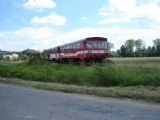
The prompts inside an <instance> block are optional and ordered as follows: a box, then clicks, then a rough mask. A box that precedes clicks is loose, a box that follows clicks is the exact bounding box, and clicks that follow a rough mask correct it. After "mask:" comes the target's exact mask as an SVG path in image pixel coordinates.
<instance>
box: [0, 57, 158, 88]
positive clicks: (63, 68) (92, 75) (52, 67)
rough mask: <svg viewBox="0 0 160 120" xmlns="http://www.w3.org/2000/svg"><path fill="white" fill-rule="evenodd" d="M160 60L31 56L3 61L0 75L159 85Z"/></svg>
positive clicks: (95, 83) (92, 83)
mask: <svg viewBox="0 0 160 120" xmlns="http://www.w3.org/2000/svg"><path fill="white" fill-rule="evenodd" d="M159 74H160V62H157V61H155V62H154V61H152V62H150V61H145V62H142V61H132V62H131V61H126V62H124V61H123V62H117V61H116V62H112V63H104V64H101V65H90V66H80V65H73V64H56V63H48V62H47V63H46V62H45V61H44V60H38V59H36V60H34V59H32V60H30V61H29V62H28V63H21V64H12V65H8V66H6V65H0V76H1V77H10V78H21V79H25V80H33V81H43V82H54V83H64V84H75V85H84V86H136V85H151V86H160V75H159Z"/></svg>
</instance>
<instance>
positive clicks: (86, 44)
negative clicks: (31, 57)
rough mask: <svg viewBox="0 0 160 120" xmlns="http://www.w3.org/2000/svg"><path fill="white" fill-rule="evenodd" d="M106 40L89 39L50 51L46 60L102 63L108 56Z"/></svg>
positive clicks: (100, 38) (98, 38)
mask: <svg viewBox="0 0 160 120" xmlns="http://www.w3.org/2000/svg"><path fill="white" fill-rule="evenodd" d="M107 46H108V45H107V38H103V37H89V38H85V39H82V40H79V41H76V42H72V43H69V44H65V45H61V46H57V47H54V48H52V49H50V50H49V51H48V52H47V59H48V60H54V61H69V60H72V61H90V60H94V61H97V62H98V61H102V60H103V59H104V58H106V57H107V56H108V49H107Z"/></svg>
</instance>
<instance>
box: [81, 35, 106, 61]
mask: <svg viewBox="0 0 160 120" xmlns="http://www.w3.org/2000/svg"><path fill="white" fill-rule="evenodd" d="M107 46H108V43H107V38H103V37H90V38H86V40H85V48H86V50H85V54H84V58H85V59H86V60H93V61H95V62H99V61H103V60H104V59H105V58H106V57H108V48H107Z"/></svg>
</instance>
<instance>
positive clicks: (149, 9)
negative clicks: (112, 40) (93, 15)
mask: <svg viewBox="0 0 160 120" xmlns="http://www.w3.org/2000/svg"><path fill="white" fill-rule="evenodd" d="M158 11H160V5H159V3H158V2H157V1H156V0H149V1H148V2H145V3H139V4H138V0H109V3H108V6H106V7H105V6H103V7H102V8H101V9H100V11H99V15H100V16H103V17H106V18H105V19H104V20H100V21H98V24H111V23H124V22H130V21H133V20H135V19H137V20H138V19H139V18H144V20H146V19H150V20H153V21H154V22H160V16H159V13H158Z"/></svg>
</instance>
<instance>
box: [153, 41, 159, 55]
mask: <svg viewBox="0 0 160 120" xmlns="http://www.w3.org/2000/svg"><path fill="white" fill-rule="evenodd" d="M153 45H154V47H155V50H156V51H155V55H156V56H160V38H158V39H155V40H153Z"/></svg>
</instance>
